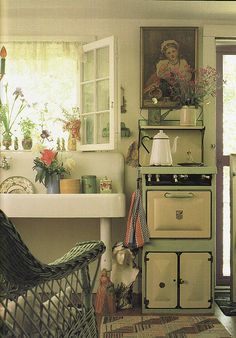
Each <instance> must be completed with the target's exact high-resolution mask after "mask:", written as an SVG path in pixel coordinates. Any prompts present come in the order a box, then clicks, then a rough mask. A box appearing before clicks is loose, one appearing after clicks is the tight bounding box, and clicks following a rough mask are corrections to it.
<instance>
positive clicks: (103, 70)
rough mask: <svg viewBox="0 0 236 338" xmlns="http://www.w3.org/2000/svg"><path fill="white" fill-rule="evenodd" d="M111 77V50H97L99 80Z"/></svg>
mask: <svg viewBox="0 0 236 338" xmlns="http://www.w3.org/2000/svg"><path fill="white" fill-rule="evenodd" d="M108 76H109V48H108V47H104V48H99V49H97V78H98V79H99V78H102V77H108Z"/></svg>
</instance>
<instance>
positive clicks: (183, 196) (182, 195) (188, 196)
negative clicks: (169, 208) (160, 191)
mask: <svg viewBox="0 0 236 338" xmlns="http://www.w3.org/2000/svg"><path fill="white" fill-rule="evenodd" d="M164 197H165V198H193V197H194V194H193V193H192V192H187V193H185V194H179V193H174V192H171V193H170V192H166V193H165V194H164Z"/></svg>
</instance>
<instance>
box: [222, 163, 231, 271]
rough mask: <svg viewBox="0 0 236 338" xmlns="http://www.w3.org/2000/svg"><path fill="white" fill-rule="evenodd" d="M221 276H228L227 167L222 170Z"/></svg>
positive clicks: (228, 190)
mask: <svg viewBox="0 0 236 338" xmlns="http://www.w3.org/2000/svg"><path fill="white" fill-rule="evenodd" d="M223 276H230V189H229V167H224V168H223Z"/></svg>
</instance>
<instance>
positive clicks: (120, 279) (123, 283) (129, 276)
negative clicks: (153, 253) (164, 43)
mask: <svg viewBox="0 0 236 338" xmlns="http://www.w3.org/2000/svg"><path fill="white" fill-rule="evenodd" d="M134 259H135V254H134V252H133V251H131V249H129V248H126V247H124V245H123V243H117V244H115V246H114V247H113V251H112V271H111V281H112V283H113V284H114V288H115V295H116V306H117V309H129V308H131V307H132V298H133V284H134V282H135V280H136V277H137V275H138V273H139V269H138V268H137V267H136V265H135V262H134Z"/></svg>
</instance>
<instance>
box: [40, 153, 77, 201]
mask: <svg viewBox="0 0 236 338" xmlns="http://www.w3.org/2000/svg"><path fill="white" fill-rule="evenodd" d="M73 167H74V160H73V159H72V158H67V159H66V160H65V162H63V160H62V158H61V159H59V158H58V152H57V151H55V150H53V149H46V148H42V149H41V150H40V156H36V158H35V159H34V166H33V170H36V172H37V174H36V177H35V182H39V183H42V184H43V185H44V186H45V187H46V188H47V193H49V194H52V193H60V179H61V178H64V177H65V175H69V174H70V172H71V170H72V168H73Z"/></svg>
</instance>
